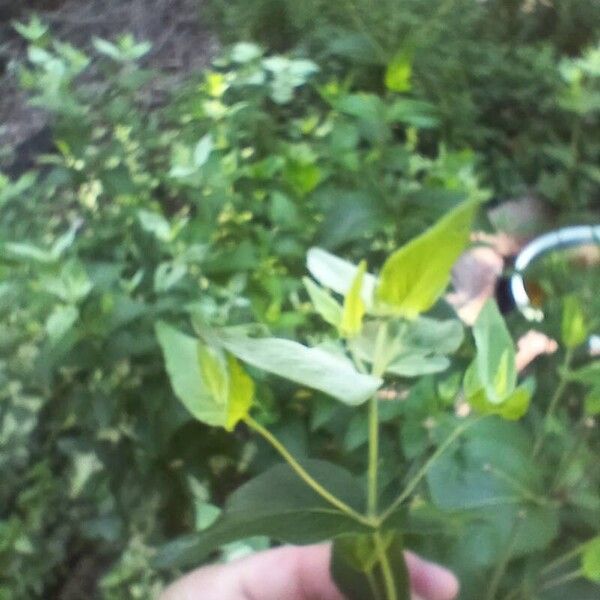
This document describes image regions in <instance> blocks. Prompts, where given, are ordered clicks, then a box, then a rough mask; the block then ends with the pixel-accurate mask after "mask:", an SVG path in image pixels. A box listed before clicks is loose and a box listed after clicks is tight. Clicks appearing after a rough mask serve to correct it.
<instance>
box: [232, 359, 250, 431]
mask: <svg viewBox="0 0 600 600" xmlns="http://www.w3.org/2000/svg"><path fill="white" fill-rule="evenodd" d="M227 367H228V371H229V405H228V413H227V422H226V423H225V429H227V430H228V431H232V430H233V429H234V428H235V426H236V425H237V424H238V423H239V422H240V421H241V420H243V419H244V418H245V417H246V416H247V415H248V411H249V410H250V408H251V407H252V403H253V401H254V381H252V379H251V378H250V376H249V375H248V374H247V373H246V371H244V369H242V367H241V365H240V363H239V362H238V361H237V360H236V359H235V358H234V357H233V356H231V355H230V354H229V355H228V356H227Z"/></svg>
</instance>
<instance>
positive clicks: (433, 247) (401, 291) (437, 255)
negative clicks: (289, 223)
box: [305, 201, 479, 334]
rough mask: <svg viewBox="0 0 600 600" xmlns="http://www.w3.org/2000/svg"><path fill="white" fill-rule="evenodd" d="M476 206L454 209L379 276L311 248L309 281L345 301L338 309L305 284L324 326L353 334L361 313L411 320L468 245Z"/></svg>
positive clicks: (324, 294)
mask: <svg viewBox="0 0 600 600" xmlns="http://www.w3.org/2000/svg"><path fill="white" fill-rule="evenodd" d="M478 205H479V203H478V202H477V201H468V202H463V203H462V204H460V205H458V206H457V207H455V208H454V209H453V210H451V211H450V212H449V213H448V214H446V215H445V216H444V217H442V219H440V220H439V221H438V222H437V223H436V224H435V225H434V226H433V227H430V228H429V229H428V230H427V231H425V232H424V233H423V234H422V235H420V236H418V237H416V238H415V239H413V240H412V241H410V242H408V244H406V245H405V246H403V247H402V248H400V249H399V250H397V251H396V252H394V253H393V254H392V255H391V256H389V257H388V259H387V260H386V261H385V263H384V265H383V268H382V270H381V273H380V275H379V278H376V277H375V276H374V275H371V274H370V273H366V272H365V268H366V267H365V265H364V263H361V265H360V266H359V267H357V266H355V265H353V264H351V263H349V262H347V261H344V260H342V259H340V258H338V257H336V256H333V255H331V254H329V253H328V252H326V251H324V250H321V249H320V248H313V249H311V250H310V251H309V252H308V257H307V266H308V269H309V271H310V272H311V274H312V275H313V277H314V278H315V279H316V280H317V281H318V282H319V283H320V284H321V285H322V286H323V287H325V288H327V289H329V290H332V291H333V292H336V293H338V294H342V295H343V296H344V297H345V299H346V300H345V306H344V309H342V308H341V307H340V305H339V304H338V303H337V302H336V301H335V300H334V299H333V298H332V297H331V296H330V295H329V294H328V292H327V291H325V290H323V289H320V288H318V286H316V285H315V284H314V283H310V284H306V285H307V289H308V291H309V294H310V296H311V299H312V300H313V303H314V304H315V308H316V309H317V311H318V312H319V313H320V314H321V315H322V316H323V318H324V319H325V320H326V321H327V322H329V323H331V324H333V325H334V326H336V327H338V328H341V329H342V330H344V329H346V330H347V331H349V332H350V333H352V334H355V332H356V323H357V322H358V320H359V315H361V317H360V318H362V314H363V313H364V312H367V313H369V314H375V315H386V316H397V317H403V318H406V319H415V318H416V317H417V316H418V315H420V314H422V313H423V312H425V311H427V310H429V309H430V308H431V307H432V306H433V305H434V304H435V302H436V301H437V300H438V299H439V298H440V296H441V295H442V294H443V293H444V291H445V289H446V287H447V286H448V283H449V281H450V276H451V271H452V267H453V265H454V263H455V262H456V260H457V258H458V257H459V256H460V254H461V253H462V252H463V250H464V249H465V247H466V246H467V244H468V242H469V234H470V231H471V225H472V223H473V219H474V218H475V214H476V212H477V208H478ZM305 283H306V280H305ZM359 299H360V301H362V303H363V304H360V302H359ZM350 300H351V302H350ZM346 309H347V310H346ZM344 318H345V319H346V320H345V321H344V322H343V319H344Z"/></svg>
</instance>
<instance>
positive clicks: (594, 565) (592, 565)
mask: <svg viewBox="0 0 600 600" xmlns="http://www.w3.org/2000/svg"><path fill="white" fill-rule="evenodd" d="M581 569H582V571H583V574H584V575H585V577H587V578H588V579H589V580H590V581H595V582H596V583H600V536H598V537H595V538H594V539H593V540H591V541H590V542H588V543H587V544H586V546H585V550H584V551H583V554H582V555H581Z"/></svg>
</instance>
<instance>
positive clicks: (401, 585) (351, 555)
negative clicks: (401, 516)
mask: <svg viewBox="0 0 600 600" xmlns="http://www.w3.org/2000/svg"><path fill="white" fill-rule="evenodd" d="M381 537H382V538H383V539H382V545H383V546H384V549H385V553H386V556H387V560H388V561H389V565H390V570H391V573H392V576H393V584H394V587H395V590H396V598H397V600H409V598H410V582H409V577H408V569H407V566H406V561H405V559H404V545H403V543H402V538H401V537H400V536H399V535H398V534H395V533H394V532H388V533H386V534H382V536H381ZM331 575H332V577H333V580H334V581H335V583H336V585H337V587H338V588H339V590H340V591H341V592H342V593H343V594H344V596H345V597H346V598H348V600H380V599H381V598H386V597H387V595H386V591H385V590H386V587H385V583H384V578H383V575H382V571H381V564H380V562H379V561H378V553H377V549H376V545H375V541H374V539H373V536H372V535H367V534H363V535H353V536H343V537H340V538H338V539H336V540H334V543H333V552H332V558H331Z"/></svg>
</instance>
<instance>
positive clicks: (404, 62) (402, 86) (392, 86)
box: [385, 50, 413, 92]
mask: <svg viewBox="0 0 600 600" xmlns="http://www.w3.org/2000/svg"><path fill="white" fill-rule="evenodd" d="M412 59H413V53H412V52H411V51H407V50H400V52H398V53H397V54H396V55H395V56H394V58H393V59H392V61H391V62H390V63H389V64H388V66H387V69H386V71H385V87H387V89H388V90H391V91H393V92H408V91H409V90H410V89H411V87H412V85H411V76H412Z"/></svg>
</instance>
